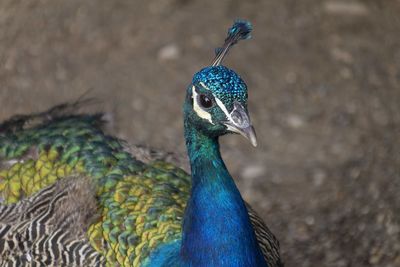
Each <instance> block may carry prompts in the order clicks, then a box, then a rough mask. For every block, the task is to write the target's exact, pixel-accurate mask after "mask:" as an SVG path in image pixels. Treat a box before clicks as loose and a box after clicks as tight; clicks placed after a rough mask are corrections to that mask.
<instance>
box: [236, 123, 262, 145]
mask: <svg viewBox="0 0 400 267" xmlns="http://www.w3.org/2000/svg"><path fill="white" fill-rule="evenodd" d="M238 132H239V133H240V134H241V135H243V136H244V137H246V138H247V139H248V140H249V141H250V143H251V144H252V145H253V146H254V147H256V146H257V136H256V131H255V130H254V127H253V126H252V125H250V126H249V127H247V128H244V129H238Z"/></svg>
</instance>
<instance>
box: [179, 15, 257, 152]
mask: <svg viewBox="0 0 400 267" xmlns="http://www.w3.org/2000/svg"><path fill="white" fill-rule="evenodd" d="M251 30H252V26H251V24H250V23H249V22H247V21H241V20H239V21H236V22H235V23H234V25H233V26H232V27H231V28H230V29H229V31H228V37H227V38H226V39H225V43H224V46H223V47H221V48H218V49H216V57H215V59H214V61H213V63H212V65H211V66H209V67H206V68H204V69H202V70H200V71H199V72H197V73H196V74H195V75H194V76H193V80H192V83H191V84H190V86H189V87H188V89H187V95H186V101H185V105H184V114H185V119H186V121H188V122H190V123H191V126H194V127H196V128H197V130H199V131H202V132H204V133H205V134H207V135H208V136H211V137H217V136H221V135H224V134H227V133H238V134H241V135H243V136H244V137H246V138H247V139H249V141H250V142H251V144H252V145H253V146H257V138H256V134H255V131H254V128H253V126H252V125H251V121H250V117H249V115H248V111H247V86H246V83H245V82H244V81H243V80H242V79H241V78H240V76H239V75H238V74H237V73H236V72H234V71H233V70H231V69H229V68H227V67H225V66H222V65H221V62H222V60H223V59H224V57H225V55H226V54H227V52H228V50H229V48H230V47H232V46H233V45H234V44H236V43H237V42H238V41H239V40H241V39H248V38H250V32H251Z"/></svg>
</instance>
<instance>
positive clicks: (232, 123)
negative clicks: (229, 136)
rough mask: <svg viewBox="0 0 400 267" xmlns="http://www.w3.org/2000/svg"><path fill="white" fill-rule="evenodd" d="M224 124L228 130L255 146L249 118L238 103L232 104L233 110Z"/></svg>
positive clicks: (255, 137) (252, 128) (255, 141)
mask: <svg viewBox="0 0 400 267" xmlns="http://www.w3.org/2000/svg"><path fill="white" fill-rule="evenodd" d="M224 124H225V126H226V127H227V128H228V130H230V131H232V132H235V133H238V134H241V135H243V136H244V137H246V138H247V139H248V140H249V141H250V143H251V144H252V145H253V146H254V147H256V146H257V136H256V132H255V130H254V127H253V126H252V125H251V122H250V117H249V115H248V114H247V111H246V109H245V108H244V107H243V106H242V105H241V104H240V103H239V102H235V103H233V110H232V112H231V113H230V114H229V116H228V121H226V122H224Z"/></svg>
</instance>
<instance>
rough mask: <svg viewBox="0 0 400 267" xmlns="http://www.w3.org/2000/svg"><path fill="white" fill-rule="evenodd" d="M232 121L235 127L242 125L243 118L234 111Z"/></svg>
mask: <svg viewBox="0 0 400 267" xmlns="http://www.w3.org/2000/svg"><path fill="white" fill-rule="evenodd" d="M231 116H232V120H233V122H234V123H235V124H237V125H242V124H243V117H242V115H241V114H240V113H239V112H237V111H236V110H235V111H233V112H232V115H231Z"/></svg>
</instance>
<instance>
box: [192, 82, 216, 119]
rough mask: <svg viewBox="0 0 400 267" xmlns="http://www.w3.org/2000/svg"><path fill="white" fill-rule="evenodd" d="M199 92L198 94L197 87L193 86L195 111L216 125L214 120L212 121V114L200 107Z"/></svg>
mask: <svg viewBox="0 0 400 267" xmlns="http://www.w3.org/2000/svg"><path fill="white" fill-rule="evenodd" d="M197 95H198V94H197V92H196V87H195V86H194V85H193V86H192V98H193V110H194V111H195V112H196V114H197V115H198V116H199V117H200V118H202V119H205V120H208V121H209V122H210V123H211V124H214V123H213V121H212V119H211V114H210V113H208V112H207V111H205V110H204V109H202V108H201V107H200V105H199V103H198V102H197V101H198V97H197Z"/></svg>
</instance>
